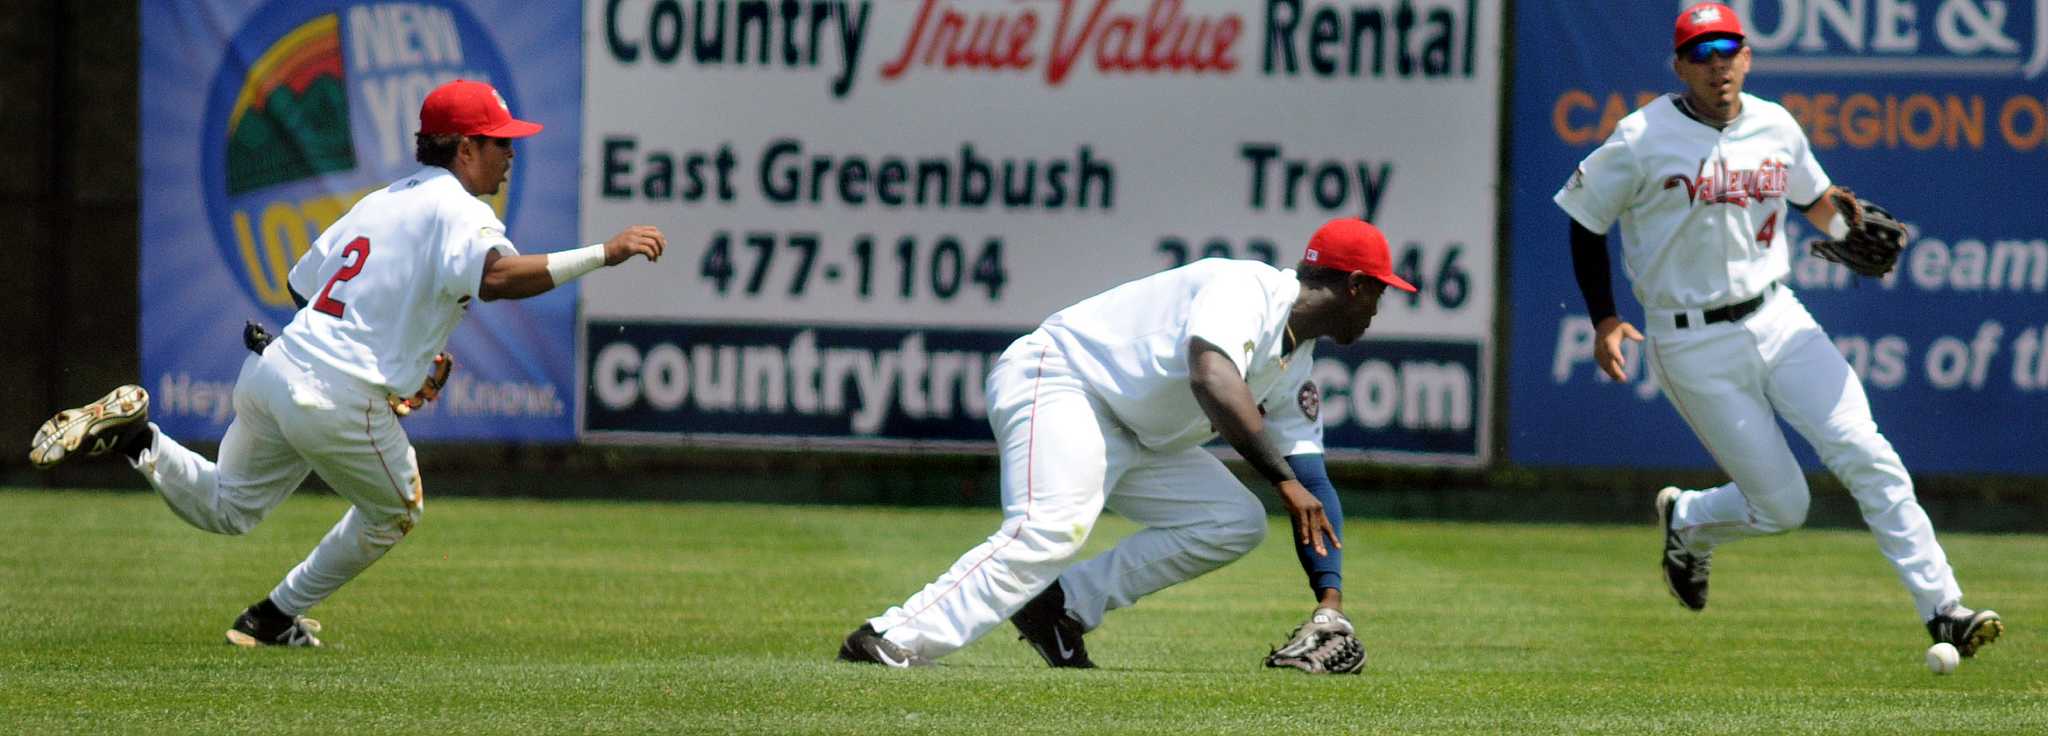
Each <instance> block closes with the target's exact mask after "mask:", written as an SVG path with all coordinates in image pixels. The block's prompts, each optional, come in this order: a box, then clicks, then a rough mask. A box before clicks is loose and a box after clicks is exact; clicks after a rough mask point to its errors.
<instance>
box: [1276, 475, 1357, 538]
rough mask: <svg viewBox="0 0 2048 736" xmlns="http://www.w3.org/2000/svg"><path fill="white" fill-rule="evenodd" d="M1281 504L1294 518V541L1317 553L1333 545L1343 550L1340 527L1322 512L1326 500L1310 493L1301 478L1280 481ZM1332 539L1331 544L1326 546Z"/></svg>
mask: <svg viewBox="0 0 2048 736" xmlns="http://www.w3.org/2000/svg"><path fill="white" fill-rule="evenodd" d="M1278 490H1279V491H1280V503H1281V504H1283V505H1285V506H1286V507H1287V515H1288V516H1290V517H1293V520H1294V537H1295V541H1296V542H1299V543H1301V544H1306V545H1309V546H1310V547H1311V548H1313V549H1315V551H1316V554H1317V555H1327V554H1329V553H1330V547H1336V548H1337V549H1343V548H1344V543H1343V542H1340V541H1337V528H1336V526H1334V525H1332V524H1331V523H1330V517H1329V515H1328V514H1326V513H1324V512H1323V502H1322V501H1321V500H1320V499H1317V498H1316V497H1315V494H1313V493H1309V492H1308V488H1306V487H1303V486H1302V485H1301V482H1300V481H1292V480H1284V481H1281V482H1280V486H1279V489H1278ZM1326 538H1327V539H1329V540H1330V544H1329V547H1326V546H1324V545H1323V540H1324V539H1326Z"/></svg>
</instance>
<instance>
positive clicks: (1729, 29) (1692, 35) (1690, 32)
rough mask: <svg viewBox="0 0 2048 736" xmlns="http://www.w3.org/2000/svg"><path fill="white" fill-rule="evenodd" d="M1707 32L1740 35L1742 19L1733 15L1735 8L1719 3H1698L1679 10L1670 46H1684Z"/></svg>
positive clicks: (1672, 30)
mask: <svg viewBox="0 0 2048 736" xmlns="http://www.w3.org/2000/svg"><path fill="white" fill-rule="evenodd" d="M1709 33H1716V34H1725V35H1729V36H1734V37H1736V38H1741V37H1742V19H1741V18H1737V17H1735V9H1734V8H1730V7H1728V6H1726V5H1722V4H1720V3H1700V4H1698V5H1694V6H1692V7H1690V8H1686V9H1685V10H1682V11H1679V13H1678V22H1677V23H1676V24H1675V25H1674V26H1673V27H1672V29H1671V48H1672V49H1673V50H1677V49H1682V48H1685V45H1686V44H1688V43H1691V42H1692V40H1693V39H1696V38H1699V37H1701V36H1704V35H1707V34H1709Z"/></svg>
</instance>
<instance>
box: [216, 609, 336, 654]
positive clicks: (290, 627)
mask: <svg viewBox="0 0 2048 736" xmlns="http://www.w3.org/2000/svg"><path fill="white" fill-rule="evenodd" d="M318 633H320V622H318V621H314V620H313V619H310V618H306V617H304V616H291V617H289V618H276V617H265V616H260V615H258V614H257V612H256V606H250V607H249V608H248V610H245V611H243V612H242V615H240V616H236V617H235V625H234V626H233V627H231V628H229V629H228V643H229V644H233V645H235V646H238V647H245V648H249V649H255V648H257V647H266V646H276V647H317V646H321V644H320V639H319V637H317V636H314V635H315V634H318Z"/></svg>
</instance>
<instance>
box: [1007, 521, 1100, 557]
mask: <svg viewBox="0 0 2048 736" xmlns="http://www.w3.org/2000/svg"><path fill="white" fill-rule="evenodd" d="M1093 530H1094V525H1093V524H1089V523H1085V522H1081V521H1058V520H1051V519H1048V520H1045V521H1034V522H1030V523H1027V524H1025V525H1024V527H1023V528H1022V529H1021V530H1019V532H1018V535H1017V536H1018V537H1019V538H1020V539H1022V540H1023V541H1025V542H1027V545H1026V547H1027V548H1028V549H1030V550H1032V551H1034V552H1035V553H1036V554H1034V555H1032V556H1033V557H1036V558H1038V559H1042V560H1044V561H1047V562H1063V561H1066V560H1071V559H1074V558H1076V557H1079V556H1080V555H1081V547H1082V546H1083V545H1085V544H1087V543H1088V533H1089V532H1090V531H1093Z"/></svg>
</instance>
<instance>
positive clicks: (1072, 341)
mask: <svg viewBox="0 0 2048 736" xmlns="http://www.w3.org/2000/svg"><path fill="white" fill-rule="evenodd" d="M1387 286H1393V287H1395V288H1398V289H1402V290H1405V291H1414V290H1415V287H1413V286H1411V285H1409V284H1408V283H1407V282H1406V281H1403V280H1401V278H1400V277H1398V276H1395V275H1394V273H1393V269H1392V266H1391V258H1390V257H1389V255H1388V251H1387V244H1386V239H1385V237H1383V236H1382V235H1381V234H1380V232H1379V230H1377V229H1376V228H1374V227H1373V226H1372V225H1370V224H1367V223H1366V222H1364V221H1362V220H1357V219H1339V220H1333V221H1331V222H1330V223H1328V224H1326V225H1324V226H1323V227H1322V228H1321V229H1319V230H1317V232H1316V233H1315V235H1314V237H1313V238H1311V239H1310V241H1309V244H1308V248H1307V251H1306V254H1305V255H1304V256H1303V258H1302V261H1301V263H1300V265H1299V267H1298V269H1297V270H1294V271H1286V270H1280V269H1275V268H1273V267H1271V266H1268V265H1266V264H1264V263H1259V262H1255V261H1235V260H1224V259H1205V260H1200V261H1196V262H1195V263H1191V264H1189V265H1187V266H1183V267H1181V268H1176V269H1173V270H1170V271H1165V272H1162V273H1158V274H1155V275H1152V276H1148V277H1145V278H1142V279H1138V280H1136V281H1132V282H1129V283H1126V284H1123V285H1121V286H1118V287H1116V288H1113V289H1110V290H1109V291H1106V292H1103V293H1101V294H1098V295H1096V296H1094V297H1091V298H1089V299H1087V300H1084V301H1082V302H1080V303H1078V304H1075V305H1073V306H1071V307H1068V308H1066V309H1064V310H1061V311H1060V312H1059V313H1057V314H1054V315H1052V316H1051V317H1050V318H1048V319H1046V321H1045V322H1044V323H1043V324H1041V325H1039V327H1038V329H1036V330H1034V331H1032V332H1031V333H1030V334H1028V335H1025V336H1024V337H1022V338H1019V339H1018V340H1017V341H1016V342H1015V343H1013V344H1011V345H1010V347H1009V349H1008V350H1006V351H1005V352H1004V353H1003V355H1002V357H1001V358H1000V359H998V360H997V362H996V364H995V366H994V368H993V369H992V370H991V371H990V374H989V378H988V406H989V425H990V427H991V428H992V429H993V430H994V432H995V437H996V443H997V445H998V447H999V452H1000V453H1001V457H1002V505H1003V523H1002V526H1001V527H1000V528H999V529H997V531H996V532H995V534H993V535H990V536H989V538H988V540H987V541H986V542H984V543H982V544H981V545H979V546H977V547H975V548H974V549H972V550H969V551H968V552H967V554H965V555H963V556H961V557H960V559H959V560H958V561H957V562H955V563H953V566H952V568H951V569H949V570H947V571H946V572H945V573H944V574H942V575H940V576H939V578H938V579H937V580H936V581H934V582H932V583H931V584H930V585H927V586H925V588H924V589H923V590H921V591H918V592H917V593H916V594H914V595H912V596H910V598H909V599H908V600H905V601H904V602H903V603H902V605H899V606H896V607H893V608H890V609H889V610H888V611H886V612H884V613H882V614H881V615H879V616H876V617H874V618H871V619H868V620H867V622H865V623H863V624H862V625H861V626H860V627H859V628H858V629H856V630H855V631H854V632H853V633H852V634H849V635H848V636H847V637H846V640H845V642H844V644H843V645H842V646H841V647H840V650H839V658H840V659H843V660H847V661H852V662H872V663H876V664H881V665H887V666H891V667H909V666H916V665H925V664H930V663H931V662H932V661H933V660H935V659H937V658H939V657H942V656H945V655H946V654H947V653H949V652H952V651H954V650H956V649H959V648H961V647H963V646H966V645H967V644H968V643H969V642H972V641H974V640H976V639H978V638H980V637H981V636H982V635H984V634H987V633H988V632H989V630H990V629H993V628H995V627H996V626H997V625H998V624H1001V623H1002V622H1003V620H1004V619H1010V620H1011V621H1012V622H1013V623H1014V624H1015V625H1016V626H1017V629H1018V631H1019V632H1020V633H1021V634H1022V638H1024V639H1025V640H1026V641H1028V642H1030V644H1031V646H1032V647H1033V648H1034V649H1036V650H1037V651H1038V653H1039V655H1041V656H1042V657H1044V659H1045V661H1046V663H1047V664H1049V665H1051V666H1053V667H1084V668H1085V667H1093V666H1094V663H1093V662H1092V661H1091V660H1090V659H1089V657H1088V652H1087V648H1086V647H1085V645H1084V644H1083V641H1082V635H1083V634H1084V633H1085V632H1087V631H1090V630H1093V629H1095V628H1096V627H1098V626H1100V625H1102V620H1103V616H1104V614H1106V613H1107V612H1109V611H1111V610H1114V609H1117V608H1123V607H1125V606H1129V605H1132V604H1133V603H1136V602H1137V601H1138V599H1139V598H1141V597H1143V596H1145V595H1147V594H1150V593H1152V592H1154V591H1157V590H1160V589H1162V588H1165V587H1167V586H1170V585H1173V584H1175V583H1179V582H1182V581H1185V580H1189V579H1192V578H1194V577H1196V576H1198V575H1201V574H1203V573H1206V572H1209V571H1210V570H1214V569H1216V568H1219V567H1222V566H1223V565H1226V564H1229V563H1230V562H1231V561H1232V560H1235V559H1237V558H1239V557H1241V556H1243V555H1244V554H1245V553H1247V552H1250V551H1251V550H1252V548H1253V547H1256V546H1258V544H1259V542H1260V540H1262V539H1264V538H1265V535H1266V513H1265V509H1264V507H1262V506H1261V505H1260V504H1259V501H1258V499H1257V498H1256V497H1254V496H1253V495H1252V494H1251V492H1250V491H1249V490H1247V489H1246V488H1245V487H1244V485H1243V484H1242V483H1240V482H1238V480H1237V479H1236V477H1234V476H1232V475H1231V473H1230V471H1229V470H1227V469H1226V468H1224V466H1223V463H1222V462H1220V461H1218V460H1217V459H1216V457H1215V456H1214V455H1212V454H1210V452H1209V451H1208V450H1207V449H1204V448H1203V446H1202V445H1203V444H1204V443H1206V442H1208V441H1209V440H1210V439H1211V438H1214V437H1215V436H1217V435H1218V434H1221V435H1222V436H1223V437H1224V439H1226V440H1227V441H1229V443H1230V445H1231V446H1232V447H1233V448H1236V450H1237V452H1238V454H1240V455H1241V456H1243V457H1244V459H1245V461H1246V462H1247V463H1249V464H1250V465H1251V467H1252V468H1253V469H1254V470H1255V471H1257V472H1258V473H1259V474H1260V475H1262V476H1264V477H1265V478H1266V480H1267V481H1269V482H1271V483H1272V484H1273V485H1274V487H1275V489H1276V490H1277V491H1278V492H1279V495H1280V499H1281V501H1282V502H1283V503H1284V504H1285V505H1286V507H1287V510H1288V512H1289V515H1290V516H1291V517H1292V520H1293V522H1294V529H1295V534H1296V537H1297V543H1298V544H1300V545H1301V546H1303V547H1305V548H1307V549H1309V550H1310V552H1308V553H1306V554H1305V555H1304V557H1305V558H1308V557H1313V559H1314V560H1315V564H1314V565H1312V566H1311V567H1310V570H1311V575H1312V585H1314V586H1316V589H1317V592H1318V597H1319V599H1320V602H1321V607H1319V608H1318V610H1317V611H1316V615H1318V616H1321V617H1323V618H1324V619H1325V620H1326V621H1325V625H1326V626H1327V627H1336V626H1338V625H1339V622H1340V620H1341V619H1342V618H1343V615H1342V613H1341V612H1340V607H1341V605H1342V598H1341V591H1339V590H1338V589H1337V588H1338V579H1337V574H1336V573H1337V571H1338V569H1339V568H1338V565H1339V564H1340V560H1339V559H1338V558H1337V557H1336V554H1337V550H1338V549H1339V548H1340V547H1341V538H1340V536H1339V532H1338V530H1337V528H1336V522H1335V520H1334V519H1333V518H1332V513H1331V512H1332V511H1333V510H1335V509H1336V508H1337V499H1336V495H1335V491H1334V490H1333V489H1332V488H1331V487H1330V484H1329V480H1328V477H1327V475H1326V474H1325V473H1324V470H1323V460H1322V457H1323V456H1322V451H1323V449H1322V425H1321V423H1320V419H1319V414H1318V403H1317V401H1318V399H1319V398H1320V397H1319V396H1318V394H1317V391H1316V387H1315V385H1314V384H1313V383H1311V382H1310V381H1309V374H1310V369H1311V367H1312V366H1313V364H1314V362H1315V355H1314V352H1315V347H1314V346H1315V341H1316V339H1317V338H1319V337H1325V336H1327V337H1330V338H1332V339H1334V340H1336V341H1337V342H1339V343H1344V344H1349V343H1351V342H1353V341H1355V340H1357V339H1358V338H1359V337H1360V336H1362V335H1363V334H1364V332H1365V329H1366V327H1367V326H1369V325H1371V324H1372V319H1373V316H1374V315H1375V314H1376V313H1377V312H1378V310H1379V300H1380V295H1381V293H1382V292H1384V291H1385V289H1386V287H1387ZM1105 505H1106V506H1108V507H1109V508H1111V509H1114V510H1116V512H1117V513H1119V514H1121V515H1123V516H1124V517H1125V518H1128V519H1131V520H1134V521H1136V522H1138V523H1140V524H1143V525H1144V526H1145V529H1144V530H1142V531H1139V532H1138V533H1136V534H1133V535H1131V536H1130V537H1127V538H1125V539H1123V540H1122V541H1120V542H1118V543H1117V545H1116V547H1115V548H1113V549H1111V550H1109V551H1108V552H1105V553H1103V554H1101V555H1100V556H1097V557H1095V558H1094V559H1090V560H1087V561H1085V562H1081V563H1080V564H1072V563H1073V561H1074V558H1075V555H1077V554H1078V553H1079V552H1080V551H1081V546H1082V544H1083V543H1084V542H1086V541H1087V539H1088V534H1089V532H1090V530H1092V529H1093V528H1094V526H1095V520H1096V518H1097V517H1098V516H1099V515H1100V514H1101V513H1102V509H1103V507H1104V506H1105ZM1340 518H1341V517H1340ZM1070 565H1071V566H1070ZM1312 623H1313V622H1312ZM1341 627H1342V630H1343V631H1345V632H1347V633H1348V631H1349V629H1350V626H1349V622H1348V621H1343V622H1341ZM1353 647H1354V648H1355V641H1354V642H1353ZM1340 654H1341V653H1340ZM1351 654H1352V659H1355V664H1354V663H1353V662H1352V661H1351V660H1345V659H1339V660H1336V661H1334V662H1333V664H1332V665H1331V669H1338V670H1341V669H1342V668H1346V667H1352V668H1354V669H1355V666H1356V665H1362V664H1363V661H1364V653H1363V651H1362V649H1357V650H1356V651H1354V652H1352V653H1351Z"/></svg>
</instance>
